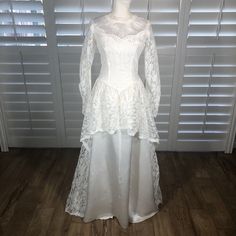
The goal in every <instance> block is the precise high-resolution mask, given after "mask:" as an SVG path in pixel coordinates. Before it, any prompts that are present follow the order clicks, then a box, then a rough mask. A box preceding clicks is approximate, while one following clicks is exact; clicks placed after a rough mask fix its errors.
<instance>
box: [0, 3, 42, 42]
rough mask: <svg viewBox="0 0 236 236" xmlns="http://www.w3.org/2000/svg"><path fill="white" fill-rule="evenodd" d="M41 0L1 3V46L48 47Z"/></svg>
mask: <svg viewBox="0 0 236 236" xmlns="http://www.w3.org/2000/svg"><path fill="white" fill-rule="evenodd" d="M42 4H43V3H42V1H41V0H35V1H27V0H23V1H16V0H15V1H14V0H12V1H3V2H0V9H1V10H0V22H1V25H0V46H14V45H18V46H46V45H47V42H46V32H45V23H44V16H43V5H42Z"/></svg>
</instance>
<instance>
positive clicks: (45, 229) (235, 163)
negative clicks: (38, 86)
mask: <svg viewBox="0 0 236 236" xmlns="http://www.w3.org/2000/svg"><path fill="white" fill-rule="evenodd" d="M235 153H236V152H235V150H234V152H233V153H232V154H230V155H226V154H224V153H222V152H209V153H207V152H199V153H197V152H157V156H158V162H159V166H160V185H161V189H162V194H163V204H161V205H160V211H159V212H158V213H157V214H155V215H154V216H153V217H151V218H149V219H147V220H145V221H143V222H140V223H135V224H132V223H130V224H129V227H128V228H127V229H123V228H121V227H120V225H119V222H118V220H117V218H116V217H114V218H113V219H108V220H94V221H92V222H88V223H84V222H83V219H82V218H80V217H76V216H71V215H69V214H68V213H66V212H65V211H64V210H65V203H66V199H67V196H68V193H69V190H70V187H71V183H72V178H73V175H74V171H75V167H76V164H77V161H78V154H79V149H70V148H45V149H40V148H11V149H10V151H9V152H7V153H0V193H1V194H0V223H1V224H0V235H9V236H12V235H14V236H16V235H17V236H18V235H24V236H31V235H32V236H36V235H50V236H53V235H55V236H60V235H69V236H71V235H85V236H86V235H102V236H104V235H109V236H110V235H136V236H137V235H142V236H143V235H148V236H152V235H158V236H162V235H164V236H172V235H173V236H178V235H179V236H184V235H186V236H192V235H193V236H195V235H203V236H205V235H214V236H215V235H219V236H233V235H236V159H235Z"/></svg>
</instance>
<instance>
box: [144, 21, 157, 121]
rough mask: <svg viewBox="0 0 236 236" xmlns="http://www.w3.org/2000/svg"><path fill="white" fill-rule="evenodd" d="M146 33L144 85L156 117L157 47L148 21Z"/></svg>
mask: <svg viewBox="0 0 236 236" xmlns="http://www.w3.org/2000/svg"><path fill="white" fill-rule="evenodd" d="M147 34H148V36H147V39H146V43H145V51H144V58H145V77H146V80H145V87H146V90H147V92H148V96H149V98H150V101H151V108H152V111H153V115H154V117H156V116H157V113H158V109H159V103H160V96H161V88H160V72H159V61H158V54H157V47H156V41H155V38H154V34H153V30H152V26H151V23H150V21H148V25H147Z"/></svg>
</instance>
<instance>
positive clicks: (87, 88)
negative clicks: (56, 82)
mask: <svg viewBox="0 0 236 236" xmlns="http://www.w3.org/2000/svg"><path fill="white" fill-rule="evenodd" d="M95 51H96V43H95V39H94V25H93V20H90V22H89V25H88V30H87V33H86V34H85V38H84V43H83V47H82V52H81V56H80V81H79V90H80V94H81V97H82V114H83V115H84V114H85V111H86V106H87V103H88V101H89V98H90V95H91V67H92V63H93V59H94V54H95Z"/></svg>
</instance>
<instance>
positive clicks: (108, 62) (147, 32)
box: [79, 14, 160, 117]
mask: <svg viewBox="0 0 236 236" xmlns="http://www.w3.org/2000/svg"><path fill="white" fill-rule="evenodd" d="M97 49H98V51H99V53H100V56H101V63H102V67H101V71H100V74H99V76H98V78H97V79H101V80H102V81H103V82H105V83H106V84H108V85H110V86H111V87H113V88H116V89H117V90H118V91H119V92H121V91H122V90H124V89H125V88H127V87H128V86H129V85H130V84H131V83H133V82H135V81H136V80H141V78H140V77H139V75H138V61H139V57H140V55H141V53H142V51H143V50H145V53H144V57H145V58H144V62H145V77H146V80H145V88H146V92H147V95H148V97H149V99H150V101H151V102H150V105H151V110H152V112H153V116H154V117H155V116H156V115H157V113H158V108H159V102H160V74H159V63H158V55H157V50H156V43H155V38H154V35H153V31H152V27H151V23H150V21H149V20H146V19H144V18H141V17H139V16H137V15H135V14H132V16H131V17H130V18H129V19H128V20H123V19H118V18H114V17H113V16H112V15H111V14H107V15H104V16H100V17H97V18H95V19H92V20H90V22H89V26H88V30H87V32H86V35H85V40H84V45H83V48H82V53H81V60H80V83H79V89H80V93H81V96H82V100H83V105H82V113H83V114H85V109H86V107H87V104H88V100H89V98H90V96H91V66H92V63H93V59H94V54H95V51H96V50H97Z"/></svg>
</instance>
